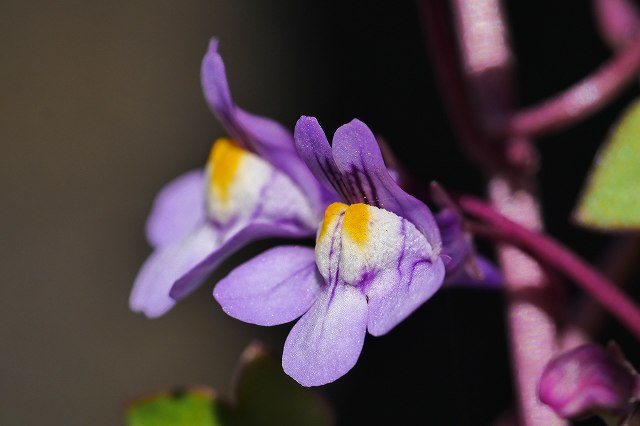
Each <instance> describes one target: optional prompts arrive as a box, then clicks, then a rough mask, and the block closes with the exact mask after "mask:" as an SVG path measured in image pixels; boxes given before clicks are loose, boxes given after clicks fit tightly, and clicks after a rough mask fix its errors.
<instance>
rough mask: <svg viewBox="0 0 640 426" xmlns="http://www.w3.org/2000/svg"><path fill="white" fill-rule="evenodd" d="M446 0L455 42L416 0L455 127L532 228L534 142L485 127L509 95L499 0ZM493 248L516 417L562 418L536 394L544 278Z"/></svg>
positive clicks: (429, 1) (554, 423)
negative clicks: (500, 284)
mask: <svg viewBox="0 0 640 426" xmlns="http://www.w3.org/2000/svg"><path fill="white" fill-rule="evenodd" d="M450 1H451V9H450V10H451V11H452V12H453V18H454V23H455V27H454V30H455V36H456V37H457V44H456V43H455V42H454V41H456V40H451V28H450V27H449V26H448V24H449V22H450V21H451V16H450V14H448V13H447V9H446V6H445V5H444V4H443V2H442V1H439V0H423V1H422V2H421V6H422V15H423V17H424V21H425V30H426V35H427V36H428V38H427V40H428V41H429V47H430V49H431V53H432V55H433V59H434V62H435V67H436V71H437V75H438V77H439V78H440V81H441V83H442V86H443V89H444V90H443V94H444V96H445V99H446V101H447V105H448V107H449V112H450V115H451V118H452V121H453V124H454V128H455V130H456V131H458V132H459V136H460V138H461V139H462V144H463V145H464V146H465V147H467V148H468V150H469V152H470V153H471V154H472V155H474V158H475V159H476V160H480V161H479V163H480V165H481V166H482V168H483V171H484V172H485V173H487V174H488V175H489V193H490V196H491V198H492V200H493V202H494V203H495V204H496V206H497V207H498V208H500V209H501V210H503V211H507V212H508V214H510V215H512V216H511V217H512V218H513V219H514V220H518V221H519V222H521V223H523V224H526V226H530V227H532V228H538V227H540V226H541V216H540V211H539V206H538V202H537V199H536V197H535V195H534V193H535V190H534V188H535V186H536V185H535V182H534V181H533V177H532V174H531V171H532V166H534V165H535V158H536V155H535V149H534V148H532V144H531V143H530V141H529V140H527V139H526V138H505V137H501V136H500V135H495V134H491V133H489V130H490V129H492V128H494V127H495V126H496V124H497V123H502V122H504V121H505V117H506V116H507V115H508V114H509V113H510V111H511V108H512V103H513V101H514V99H512V97H513V91H512V79H513V66H512V63H513V60H512V54H511V50H510V47H509V46H508V36H509V35H508V28H507V27H506V25H505V20H504V18H503V16H502V10H501V7H500V3H499V0H450ZM445 23H447V24H445ZM456 55H457V56H456ZM498 252H499V253H498V254H499V258H500V264H501V267H502V271H503V275H504V277H505V283H506V288H505V295H506V302H507V303H506V315H507V320H508V327H509V337H510V351H511V356H512V361H513V365H512V369H513V372H514V379H515V386H516V389H517V400H518V406H519V410H518V417H519V419H520V424H522V425H523V426H535V425H540V424H545V425H548V426H560V425H565V424H566V422H565V421H564V420H562V419H560V418H558V417H557V416H556V415H555V414H554V413H553V412H552V411H551V410H550V409H549V408H548V407H546V406H544V405H543V404H541V403H540V401H538V399H537V395H536V387H537V381H538V379H539V377H540V374H541V372H542V369H543V368H544V366H545V365H546V363H547V361H548V360H549V359H550V358H551V356H552V355H553V354H554V351H555V349H556V345H555V343H556V342H555V338H556V328H555V322H554V319H553V316H552V315H550V314H549V312H548V308H549V306H548V305H549V301H550V300H553V298H552V297H545V296H544V295H545V294H546V293H547V292H548V283H547V279H546V277H545V274H544V273H543V272H542V270H541V268H540V267H539V265H538V264H537V263H536V262H535V261H534V260H532V259H531V258H529V257H528V256H526V255H525V254H524V253H522V252H521V251H519V250H517V249H515V248H513V247H498Z"/></svg>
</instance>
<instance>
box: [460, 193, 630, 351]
mask: <svg viewBox="0 0 640 426" xmlns="http://www.w3.org/2000/svg"><path fill="white" fill-rule="evenodd" d="M458 204H459V205H460V208H461V209H462V210H463V211H464V212H466V213H468V214H470V215H472V216H475V217H476V218H478V219H481V220H482V221H484V222H486V223H488V224H491V225H492V226H493V227H494V228H495V230H496V231H497V232H496V234H495V235H496V236H498V237H499V238H500V239H501V240H503V241H505V242H508V243H510V244H513V245H515V246H517V247H519V248H521V249H522V250H525V251H526V252H528V253H530V254H531V255H532V256H534V257H535V258H536V259H539V260H540V261H542V262H544V263H545V264H546V265H549V266H551V267H553V268H555V269H557V270H558V271H560V272H562V273H563V274H564V275H566V276H567V277H568V278H570V279H571V280H573V281H574V282H575V283H576V284H577V285H579V286H580V287H581V288H582V289H583V290H584V291H586V292H587V293H589V294H590V295H591V296H592V297H593V298H594V300H596V301H597V302H598V303H600V304H601V305H602V306H603V307H604V308H605V309H606V310H607V311H608V312H609V313H610V314H611V315H612V316H613V317H615V318H617V319H618V320H619V321H620V322H621V323H623V324H624V325H625V326H626V327H627V328H628V329H629V330H630V331H631V332H632V333H633V334H635V335H636V336H637V337H638V338H640V308H638V306H637V305H636V304H635V303H634V302H633V301H632V300H631V299H630V298H629V297H627V295H626V294H625V293H623V292H622V291H620V289H618V288H617V287H616V286H615V285H614V284H613V283H611V282H610V281H609V280H608V279H607V278H606V277H605V276H604V275H602V274H601V273H600V272H599V271H597V270H596V269H595V268H593V267H591V266H590V265H589V264H588V263H586V262H585V261H583V260H582V259H580V257H578V256H577V255H576V254H575V253H573V252H572V251H571V250H569V249H567V248H566V247H564V246H563V245H562V244H560V243H559V242H557V241H554V240H552V239H551V238H548V237H546V236H544V235H543V234H541V233H537V232H533V231H531V230H530V229H527V228H525V227H523V226H521V225H519V224H517V223H515V222H513V221H511V220H509V219H508V218H507V217H505V216H503V215H501V214H500V213H498V212H497V211H495V210H494V209H493V208H491V206H490V205H488V204H486V203H485V202H483V201H481V200H479V199H476V198H474V197H471V196H462V197H460V198H459V199H458Z"/></svg>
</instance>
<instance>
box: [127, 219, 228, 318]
mask: <svg viewBox="0 0 640 426" xmlns="http://www.w3.org/2000/svg"><path fill="white" fill-rule="evenodd" d="M216 241H217V240H216V235H215V231H214V230H213V229H212V228H211V227H209V226H207V225H202V226H201V227H200V228H198V229H197V230H195V231H193V232H192V233H191V234H189V235H188V236H187V237H185V238H184V239H182V240H180V241H178V242H175V243H172V244H170V245H167V246H163V247H160V248H158V249H156V250H154V252H153V253H152V254H151V255H150V256H149V257H148V258H147V260H146V261H145V263H144V264H143V265H142V268H140V272H139V273H138V275H137V276H136V278H135V282H134V284H133V289H132V290H131V295H130V299H129V306H130V307H131V309H132V310H133V311H135V312H143V313H144V314H145V315H147V316H148V317H150V318H157V317H159V316H161V315H163V314H165V313H166V312H167V311H169V310H170V309H171V308H172V307H173V306H174V305H175V302H176V301H175V300H173V299H172V298H171V297H170V296H169V291H170V289H171V287H172V286H173V285H174V283H175V282H176V281H177V280H179V279H180V278H182V277H184V276H186V275H188V274H189V273H190V272H192V270H193V269H194V268H195V267H196V266H197V265H198V263H199V262H201V261H202V260H203V259H205V258H206V257H207V256H208V255H209V254H210V253H211V252H212V251H214V250H215V246H216Z"/></svg>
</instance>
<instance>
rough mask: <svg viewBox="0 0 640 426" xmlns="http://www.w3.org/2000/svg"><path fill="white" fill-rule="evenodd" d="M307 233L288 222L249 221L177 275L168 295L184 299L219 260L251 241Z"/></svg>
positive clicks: (301, 235) (205, 277) (176, 299)
mask: <svg viewBox="0 0 640 426" xmlns="http://www.w3.org/2000/svg"><path fill="white" fill-rule="evenodd" d="M307 235H308V230H306V229H303V228H299V227H295V226H291V225H290V224H289V223H287V224H279V223H277V222H276V223H263V222H260V223H258V222H254V223H250V224H249V225H247V226H246V227H245V228H243V229H241V230H240V231H238V232H237V233H235V234H234V235H233V236H231V237H230V238H229V239H228V240H227V241H225V242H224V243H223V244H222V245H221V246H220V247H217V248H216V250H215V251H211V252H210V253H209V255H208V256H206V257H205V258H203V259H202V261H201V262H199V263H198V264H197V265H194V266H193V268H192V269H191V270H189V271H188V272H187V273H186V274H184V275H183V276H181V277H179V279H177V281H176V282H175V284H173V286H172V287H171V290H170V292H169V296H170V297H171V298H172V299H173V300H174V301H179V300H182V299H184V298H185V297H187V296H188V295H189V294H191V293H192V292H193V291H195V290H196V289H197V288H198V287H199V286H200V285H201V284H202V283H203V282H204V280H206V279H207V277H208V276H209V275H210V274H211V273H212V272H213V270H214V269H215V268H216V267H217V266H218V265H220V263H221V262H223V261H224V260H225V259H226V258H228V257H229V256H230V255H232V254H233V253H235V252H236V251H237V250H239V249H240V248H242V247H243V246H245V245H247V244H249V243H250V242H252V241H256V240H260V239H263V238H275V237H282V238H286V237H304V236H307Z"/></svg>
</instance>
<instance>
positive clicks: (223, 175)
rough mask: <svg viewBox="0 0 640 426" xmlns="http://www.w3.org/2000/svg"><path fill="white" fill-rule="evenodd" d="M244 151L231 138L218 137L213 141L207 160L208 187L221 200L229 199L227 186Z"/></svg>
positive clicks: (236, 169)
mask: <svg viewBox="0 0 640 426" xmlns="http://www.w3.org/2000/svg"><path fill="white" fill-rule="evenodd" d="M244 154H245V152H244V150H243V149H242V148H240V147H238V146H237V145H236V144H234V143H233V142H232V141H231V140H229V139H225V138H220V139H217V140H216V141H215V142H214V143H213V147H212V148H211V153H210V154H209V161H208V163H207V165H208V168H209V188H210V190H212V191H213V192H214V194H213V195H215V197H216V198H217V199H219V200H220V201H221V202H223V203H224V202H226V201H227V200H228V199H229V188H230V187H231V183H232V182H233V179H234V177H235V175H236V172H237V171H238V168H239V167H240V162H241V160H242V157H243V156H244Z"/></svg>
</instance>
